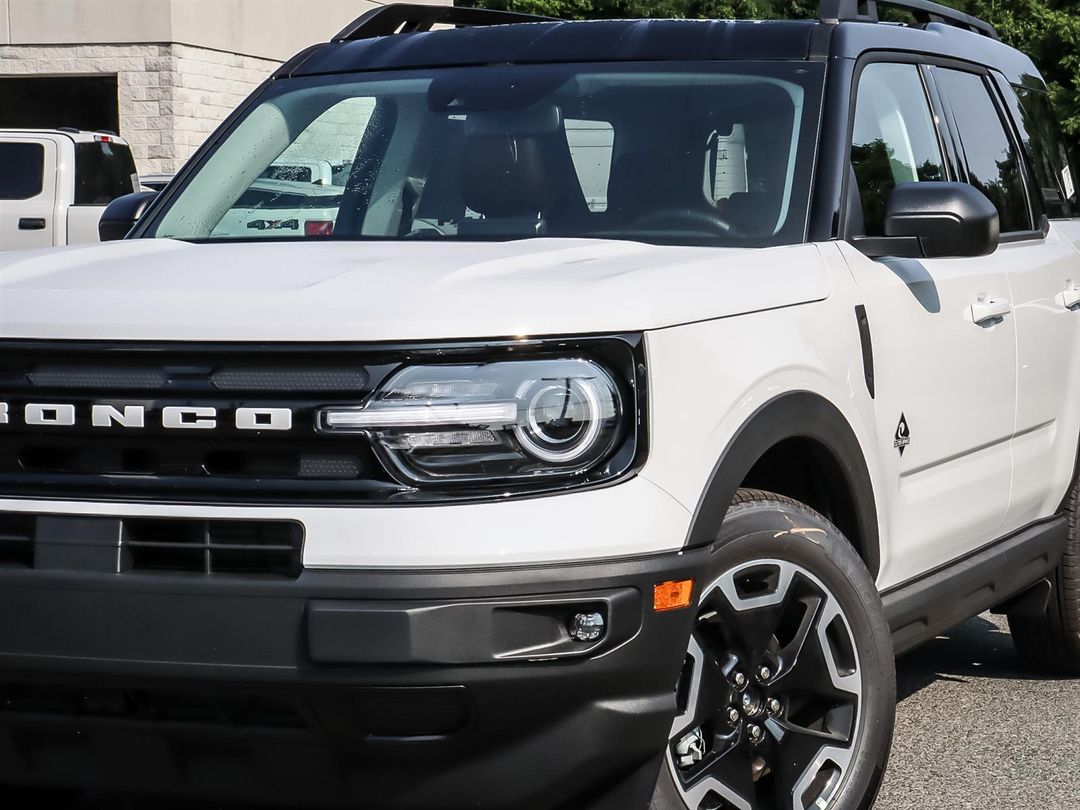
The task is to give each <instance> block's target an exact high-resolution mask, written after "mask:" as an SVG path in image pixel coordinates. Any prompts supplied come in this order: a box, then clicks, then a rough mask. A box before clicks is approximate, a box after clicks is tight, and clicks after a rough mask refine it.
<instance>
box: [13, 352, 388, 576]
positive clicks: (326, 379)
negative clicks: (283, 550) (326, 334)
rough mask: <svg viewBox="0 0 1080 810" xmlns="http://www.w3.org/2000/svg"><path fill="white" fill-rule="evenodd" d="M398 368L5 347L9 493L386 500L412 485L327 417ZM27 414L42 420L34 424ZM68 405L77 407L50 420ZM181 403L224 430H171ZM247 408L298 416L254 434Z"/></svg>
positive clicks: (248, 355)
mask: <svg viewBox="0 0 1080 810" xmlns="http://www.w3.org/2000/svg"><path fill="white" fill-rule="evenodd" d="M395 365H396V361H395V360H394V358H393V357H392V356H387V355H385V354H384V355H383V356H381V357H373V356H371V354H370V353H368V355H367V356H364V357H360V356H358V354H357V353H356V352H355V351H350V350H347V349H344V348H333V347H314V348H313V347H286V348H280V347H278V348H274V347H268V346H251V345H247V344H245V345H243V346H239V347H237V346H191V345H188V346H183V347H178V346H143V345H139V344H134V345H132V344H125V345H122V346H112V345H98V344H94V345H91V344H84V343H64V344H51V345H50V344H43V343H38V342H19V343H16V342H0V496H2V495H16V496H18V495H31V496H46V497H50V498H68V497H72V498H79V499H82V498H102V499H124V500H130V499H137V498H144V499H153V500H170V501H176V500H180V501H184V500H191V501H200V502H206V501H226V502H232V503H244V502H260V501H275V502H280V501H282V500H289V501H317V502H318V501H322V502H326V501H348V502H352V501H356V500H365V499H370V498H375V499H379V498H386V497H389V496H392V495H394V494H395V493H398V492H401V491H402V490H404V489H405V487H402V486H401V485H400V484H398V483H395V482H394V480H393V479H392V478H391V477H390V476H389V475H388V474H387V472H386V471H385V470H384V468H383V467H382V465H381V464H380V463H379V462H378V461H377V459H376V458H375V456H374V453H373V452H372V449H371V446H370V444H369V442H368V440H367V439H366V438H365V437H363V436H325V435H323V434H320V433H318V432H317V431H316V430H315V412H316V411H317V410H318V409H319V408H321V407H324V406H327V405H334V404H347V405H349V404H351V405H355V404H358V403H361V402H363V401H364V400H365V399H366V398H367V396H368V395H369V394H370V393H371V391H372V390H373V387H374V386H375V385H377V384H378V383H379V382H380V381H381V379H383V378H384V377H385V376H386V374H388V373H389V372H390V371H391V370H393V368H394V367H395ZM28 404H33V405H34V407H36V408H39V410H38V415H39V417H40V416H44V419H39V421H40V422H43V423H39V424H27V421H28V416H29V414H28V412H27V405H28ZM55 405H59V406H61V407H62V408H63V409H65V410H62V411H57V410H55V409H51V410H50V409H48V408H46V409H45V410H44V411H41V410H40V407H43V406H55ZM94 405H98V406H99V407H100V406H108V407H110V408H115V409H117V412H120V413H123V409H124V408H125V407H134V408H137V409H138V410H139V411H140V412H142V413H143V414H144V424H143V426H142V427H138V426H133V425H131V424H122V423H121V422H120V421H119V420H116V419H114V420H111V421H109V422H108V424H107V425H94V424H93V423H92V414H93V411H92V409H93V406H94ZM169 407H175V408H184V409H195V408H204V409H213V412H214V413H215V414H216V416H215V419H216V424H215V426H214V427H213V428H212V429H166V427H165V426H164V424H163V414H164V411H165V409H166V408H169ZM240 408H254V409H277V410H287V411H288V412H289V413H291V419H292V424H291V429H289V430H270V429H248V430H241V429H239V428H238V426H237V425H236V423H235V420H234V415H235V412H236V410H237V409H240ZM71 409H73V410H71ZM56 422H67V423H66V424H55V423H56ZM70 422H73V424H70ZM0 544H2V545H0V555H7V554H14V553H15V552H14V551H13V550H12V549H13V547H14V541H5V540H0ZM9 546H10V547H11V548H9Z"/></svg>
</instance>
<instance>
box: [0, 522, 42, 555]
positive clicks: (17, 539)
mask: <svg viewBox="0 0 1080 810" xmlns="http://www.w3.org/2000/svg"><path fill="white" fill-rule="evenodd" d="M34 520H35V519H34V516H33V515H22V514H0V568H11V567H15V568H30V567H31V566H32V565H33V564H34Z"/></svg>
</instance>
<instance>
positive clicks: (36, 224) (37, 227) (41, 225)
mask: <svg viewBox="0 0 1080 810" xmlns="http://www.w3.org/2000/svg"><path fill="white" fill-rule="evenodd" d="M47 224H48V223H46V222H45V217H23V218H22V219H20V220H19V230H20V231H43V230H45V226H46V225H47Z"/></svg>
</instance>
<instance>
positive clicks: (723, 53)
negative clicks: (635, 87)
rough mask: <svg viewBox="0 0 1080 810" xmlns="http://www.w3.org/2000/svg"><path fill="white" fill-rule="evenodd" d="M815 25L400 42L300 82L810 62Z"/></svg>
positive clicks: (508, 31) (686, 23) (309, 63)
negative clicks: (508, 67) (437, 72)
mask: <svg viewBox="0 0 1080 810" xmlns="http://www.w3.org/2000/svg"><path fill="white" fill-rule="evenodd" d="M818 28H819V24H818V23H816V22H813V21H779V22H768V23H762V22H746V21H740V22H733V21H719V20H595V21H585V22H550V23H547V22H545V23H524V24H517V25H498V26H484V27H475V28H458V29H454V30H443V31H430V32H427V33H416V34H394V35H391V36H386V37H377V38H374V39H364V40H358V41H355V42H335V43H331V44H328V45H323V46H321V47H319V48H317V49H314V50H313V51H312V52H311V53H310V55H309V56H308V57H307V58H306V59H305V60H303V62H302V63H301V64H300V65H299V66H296V65H290V70H289V72H290V73H291V75H293V76H304V75H311V74H317V73H345V72H352V71H360V70H392V69H397V68H409V67H445V66H454V65H486V64H500V63H506V62H617V61H635V60H636V61H667V60H684V61H695V60H702V61H706V60H713V59H766V60H772V59H799V60H802V59H806V58H807V56H808V54H809V52H810V42H811V38H812V37H813V35H814V31H815V30H816V29H818Z"/></svg>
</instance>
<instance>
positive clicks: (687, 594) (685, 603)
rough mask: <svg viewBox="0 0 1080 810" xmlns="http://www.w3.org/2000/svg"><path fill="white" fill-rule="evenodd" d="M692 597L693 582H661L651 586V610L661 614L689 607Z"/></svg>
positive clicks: (690, 580)
mask: <svg viewBox="0 0 1080 810" xmlns="http://www.w3.org/2000/svg"><path fill="white" fill-rule="evenodd" d="M693 595H694V580H692V579H680V580H678V581H677V582H661V583H660V584H659V585H654V586H653V610H655V611H656V612H657V613H663V612H664V611H666V610H679V609H680V608H684V607H690V602H691V600H692V597H693Z"/></svg>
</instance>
